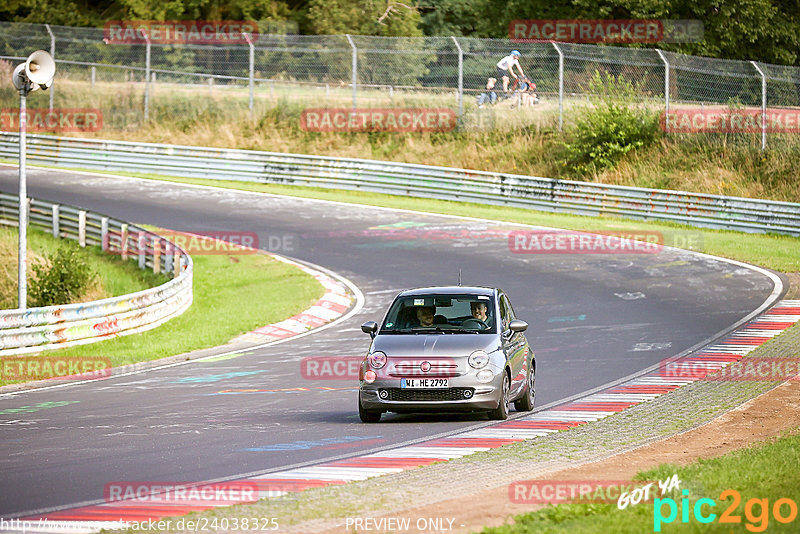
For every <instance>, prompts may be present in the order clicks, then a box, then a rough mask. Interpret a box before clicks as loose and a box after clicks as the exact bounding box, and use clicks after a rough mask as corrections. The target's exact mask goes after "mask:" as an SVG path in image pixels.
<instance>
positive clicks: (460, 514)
mask: <svg viewBox="0 0 800 534" xmlns="http://www.w3.org/2000/svg"><path fill="white" fill-rule="evenodd" d="M799 277H800V276H799ZM798 429H800V380H797V379H795V380H792V381H789V382H786V383H784V384H783V385H781V386H779V387H777V388H775V389H773V390H772V391H769V392H767V393H765V394H763V395H761V396H759V397H756V398H755V399H752V400H751V401H748V402H747V403H745V404H744V405H742V406H740V407H739V408H736V409H734V410H732V411H730V412H728V413H726V414H724V415H722V416H720V417H718V418H717V419H714V420H713V421H711V422H709V423H707V424H705V425H703V426H701V427H699V428H696V429H694V430H690V431H688V432H684V433H683V434H678V435H676V436H672V437H670V438H667V439H664V440H661V441H657V442H654V443H651V444H648V445H645V446H643V447H639V448H637V449H634V450H632V451H629V452H625V453H621V454H618V455H615V456H612V457H610V458H607V459H605V460H601V461H598V462H592V463H587V464H584V465H581V466H578V467H574V468H570V469H564V470H561V471H556V472H552V473H549V474H548V475H547V476H546V477H540V478H546V479H549V480H573V479H584V480H586V479H590V480H630V479H631V477H633V476H634V475H635V474H636V473H637V472H638V471H642V470H644V469H649V468H652V467H655V466H657V465H659V464H663V463H670V464H675V465H686V464H689V463H691V462H693V461H695V460H697V459H699V458H713V457H715V456H721V455H723V454H726V453H728V452H730V451H733V450H736V449H740V448H743V447H747V446H749V445H752V444H755V443H758V442H761V441H764V440H767V439H769V438H771V437H774V436H777V435H779V434H781V433H783V432H786V431H791V432H794V431H797V430H798ZM511 482H513V480H508V484H510V483H511ZM536 508H538V506H536V505H531V504H514V503H512V502H511V501H510V499H509V495H508V485H504V486H500V487H494V488H491V489H488V490H483V491H480V492H476V493H474V494H472V495H471V496H470V497H468V498H464V497H459V498H458V499H452V500H444V501H439V502H437V503H434V504H431V505H427V506H422V507H417V508H410V509H407V510H403V511H400V512H396V513H392V514H391V515H387V516H383V518H385V519H387V520H388V519H390V518H391V519H392V521H397V520H398V519H406V518H407V519H409V521H410V523H409V524H410V528H409V529H403V531H404V532H430V530H429V529H428V530H418V529H416V525H417V522H418V521H420V520H422V522H421V523H420V526H423V525H429V523H428V522H427V519H428V518H433V519H444V525H445V526H449V525H448V522H447V520H448V518H449V519H454V521H453V524H452V527H451V530H449V531H450V532H460V533H466V532H475V531H480V530H481V529H482V528H483V527H486V526H498V525H502V524H503V523H505V522H507V521H509V520H510V519H511V517H512V516H514V515H517V514H520V513H524V512H529V511H531V510H535V509H536ZM373 517H374V520H375V521H380V519H381V517H380V516H377V515H376V516H373ZM344 523H345V521H344V520H342V521H341V524H344ZM383 524H385V525H386V524H389V523H383ZM370 525H371V526H372V530H373V531H382V530H383V529H377V528H375V526H374V525H376V523H373V522H371V523H370ZM353 526H357V525H353V524H352V523H351V526H350V528H349V529H345V528H336V529H333V530H328V531H326V532H328V533H344V532H354V531H361V529H353ZM364 530H367V529H364Z"/></svg>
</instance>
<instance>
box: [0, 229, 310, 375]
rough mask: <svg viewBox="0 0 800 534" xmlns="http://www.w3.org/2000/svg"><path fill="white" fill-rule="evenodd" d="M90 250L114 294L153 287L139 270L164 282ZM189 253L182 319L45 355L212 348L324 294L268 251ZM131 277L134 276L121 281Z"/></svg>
mask: <svg viewBox="0 0 800 534" xmlns="http://www.w3.org/2000/svg"><path fill="white" fill-rule="evenodd" d="M30 235H31V236H32V238H31V240H30V243H31V245H32V246H34V247H36V249H37V250H38V248H39V242H40V240H41V241H43V242H45V241H47V235H46V234H44V233H43V232H41V231H38V230H34V231H33V232H31V233H30ZM51 239H52V238H51ZM53 241H55V240H53ZM57 245H58V243H57V242H55V243H51V244H49V245H48V246H49V247H53V248H55V247H56V246H57ZM87 253H88V254H89V255H90V256H91V259H92V265H93V266H95V265H96V266H97V270H98V271H102V273H103V274H101V277H104V278H105V277H107V278H109V279H111V280H112V281H113V284H111V286H112V287H113V288H114V291H115V293H114V294H115V295H116V294H125V293H130V292H134V291H138V290H141V289H145V288H147V287H151V286H150V285H146V284H144V285H142V284H140V285H135V284H134V283H133V282H134V280H135V277H137V276H138V277H141V278H144V279H146V280H152V281H153V282H155V283H153V284H152V285H157V284H158V283H163V282H165V281H166V280H167V278H166V277H163V276H155V275H153V274H152V273H148V272H147V271H140V270H139V269H138V268H137V267H136V265H135V264H134V263H133V262H131V261H128V262H122V260H120V259H119V258H115V257H111V256H109V255H107V254H104V253H102V252H101V251H100V250H99V249H98V248H94V249H87ZM192 259H193V261H194V284H193V285H194V287H193V292H194V300H193V303H192V306H191V307H190V308H189V309H188V310H186V312H184V313H183V314H182V315H180V316H179V317H176V318H173V319H171V320H169V321H168V322H166V323H165V324H163V325H161V326H159V327H157V328H155V329H153V330H149V331H146V332H143V333H141V334H135V335H129V336H122V337H118V338H114V339H110V340H107V341H101V342H98V343H91V344H88V345H82V346H77V347H69V348H64V349H60V350H58V351H45V352H44V353H43V355H45V356H53V357H56V356H57V357H58V358H65V357H70V356H77V357H86V356H92V357H107V358H110V360H111V364H112V366H113V367H118V366H120V365H125V364H130V363H136V362H142V361H148V360H153V359H157V358H164V357H167V356H172V355H175V354H181V353H184V352H188V351H192V350H197V349H203V348H208V347H214V346H217V345H221V344H224V343H226V342H228V341H230V340H231V339H232V338H234V337H236V336H238V335H240V334H243V333H245V332H249V331H250V330H253V329H255V328H258V327H259V326H263V325H266V324H270V323H273V322H277V321H280V320H282V319H285V318H287V317H291V316H292V315H294V314H296V313H299V312H301V311H303V310H304V309H306V308H308V307H309V306H310V305H311V304H313V303H314V302H316V301H317V300H318V299H319V298H320V297H321V296H322V295H323V293H324V288H323V287H322V286H321V285H320V284H319V283H318V282H317V281H316V280H315V279H314V278H313V277H312V276H310V275H308V274H306V273H304V272H302V271H301V270H299V269H298V268H297V267H294V266H291V265H287V264H285V263H283V262H279V261H277V260H275V259H273V258H271V257H270V256H267V255H264V254H252V255H193V256H192ZM123 274H124V275H125V276H123ZM126 277H127V278H129V279H132V280H129V281H128V282H123V281H122V280H120V279H121V278H126ZM10 383H14V382H9V381H2V380H0V385H5V384H10Z"/></svg>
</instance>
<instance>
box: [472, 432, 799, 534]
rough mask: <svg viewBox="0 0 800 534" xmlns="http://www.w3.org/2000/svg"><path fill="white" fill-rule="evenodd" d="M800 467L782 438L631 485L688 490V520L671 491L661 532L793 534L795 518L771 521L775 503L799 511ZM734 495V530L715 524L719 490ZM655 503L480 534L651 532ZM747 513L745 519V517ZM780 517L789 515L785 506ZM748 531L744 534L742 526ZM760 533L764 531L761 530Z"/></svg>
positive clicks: (557, 513) (519, 522)
mask: <svg viewBox="0 0 800 534" xmlns="http://www.w3.org/2000/svg"><path fill="white" fill-rule="evenodd" d="M798 462H800V436H798V435H784V436H782V437H780V438H777V439H775V440H772V441H770V442H768V443H767V444H763V445H759V446H754V447H750V448H746V449H740V450H737V451H734V452H732V453H729V454H727V455H725V456H721V457H718V458H713V459H710V460H699V461H697V462H695V463H693V464H690V465H688V466H685V467H676V466H673V465H666V464H665V465H660V466H659V467H657V468H654V469H651V470H648V471H643V472H640V473H638V474H637V476H636V477H635V478H636V479H637V480H665V479H667V478H669V477H671V476H672V475H673V474H677V475H678V478H679V479H680V480H681V490H684V489H688V490H689V494H688V496H687V497H688V503H689V506H688V507H687V509H688V510H689V518H688V521H687V522H686V523H682V517H681V505H682V502H681V501H682V497H683V496H682V495H681V493H680V492H678V491H675V492H674V493H673V494H672V495H667V496H665V498H672V499H674V500H675V502H676V509H677V516H676V519H675V520H674V521H673V522H671V523H669V524H667V523H664V524H662V525H660V528H661V530H660V531H661V532H667V533H670V532H703V533H706V532H711V533H714V532H718V533H727V532H748V531H750V532H761V531H767V532H797V531H798V529H800V518H795V519H794V521H792V522H790V523H788V524H781V523H779V522H778V521H776V520H775V517H774V516H773V515H772V510H773V506H774V503H775V501H776V500H778V499H782V498H787V499H791V500H792V501H794V503H795V504H798V505H800V477H799V476H798V474H797V473H798V472H797V465H798ZM728 489H731V490H736V491H738V492H739V495H740V496H741V501H740V503H739V505H738V507H736V508H735V509H734V510H732V512H733V514H732V515H733V516H739V517H740V518H741V523H740V524H725V523H720V521H719V519H720V515H721V514H722V513H723V512H724V511H725V510H726V509H728V507H729V506H731V505H732V503H733V500H732V497H727V498H726V499H721V498H720V495H721V493H722V492H723V491H725V490H728ZM703 497H705V498H709V499H712V500H714V501H715V502H716V503H717V505H716V507H714V508H713V510H711V509H710V508H709V506H708V505H704V506H703V513H704V514H706V515H707V514H708V513H709V510H710V511H711V512H713V513H715V514H716V515H717V517H716V519H715V520H714V521H713V522H712V523H709V524H701V523H700V522H698V521H697V520H696V519H695V517H694V515H693V513H692V510H693V509H694V504H695V503H696V502H697V500H698V499H700V498H703ZM751 499H768V500H769V503H768V510H769V514H768V515H762V510H761V509H760V507H759V506H758V505H755V504H754V503H750V502H749V501H750V500H751ZM656 504H657V503H641V504H639V505H636V506H629V507H628V508H626V509H625V510H619V509H617V506H616V504H562V505H559V506H548V507H546V508H542V509H540V510H536V511H533V512H530V513H527V514H521V515H518V516H516V517H515V518H514V523H513V524H506V525H503V526H500V527H494V528H485V529H484V530H483V531H482V532H483V534H527V533H534V532H535V533H546V534H557V533H570V534H573V533H576V534H583V533H587V534H588V533H595V532H615V533H617V532H621V533H626V532H635V533H640V532H653V531H654V527H655V521H654V515H655V513H654V511H655V509H656ZM658 508H659V509H661V511H662V513H663V516H664V517H668V516H669V511H670V510H669V505H668V504H661V505H659V506H658ZM748 510H749V512H750V516H748V515H746V513H747V511H748ZM781 513H782V514H783V515H784V516H788V515H789V507H788V505H784V506H783V507H782V511H781ZM748 525H750V527H751V528H750V529H748V528H747V526H748ZM762 527H764V528H762Z"/></svg>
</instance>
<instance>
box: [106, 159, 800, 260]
mask: <svg viewBox="0 0 800 534" xmlns="http://www.w3.org/2000/svg"><path fill="white" fill-rule="evenodd" d="M109 174H118V175H123V176H135V177H140V178H148V179H155V180H165V181H173V182H179V183H188V184H199V185H208V186H214V187H226V188H230V189H238V190H242V191H256V192H263V193H272V194H278V195H289V196H296V197H303V198H316V199H323V200H334V201H341V202H351V203H355V204H365V205H372V206H384V207H388V208H400V209H409V210H415V211H421V212H428V213H440V214H444V215H458V216H465V217H479V218H483V219H490V220H495V221H506V222H514V223H522V224H531V225H541V226H548V227H555V228H566V229H571V230H586V231H599V230H649V231H660V232H662V233H663V234H664V237H665V243H666V244H668V245H669V244H671V243H672V241H671V238H673V237H675V238H679V237H680V236H685V235H691V236H699V237H700V243H701V246H700V247H697V248H693V249H692V250H696V251H699V252H705V253H707V254H712V255H715V256H722V257H725V258H730V259H734V260H739V261H743V262H747V263H752V264H756V265H761V266H763V267H767V268H769V269H774V270H776V271H781V272H798V271H800V239H799V238H796V237H790V236H782V235H773V234H746V233H742V232H735V231H725V230H711V229H702V228H694V227H690V226H685V225H679V224H674V223H669V222H651V221H633V220H628V219H621V218H617V217H587V216H578V215H567V214H555V213H546V212H540V211H533V210H527V209H523V208H509V207H502V206H489V205H484V204H475V203H469V202H453V201H447V200H434V199H424V198H412V197H406V196H397V195H385V194H380V193H366V192H361V191H342V190H333V189H322V188H312V187H300V186H285V185H273V184H252V183H247V182H236V181H226V180H205V179H191V178H178V177H166V176H163V175H154V174H141V173H126V172H112V173H109ZM679 248H684V247H679Z"/></svg>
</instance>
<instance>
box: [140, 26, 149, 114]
mask: <svg viewBox="0 0 800 534" xmlns="http://www.w3.org/2000/svg"><path fill="white" fill-rule="evenodd" d="M142 34H143V35H144V39H145V42H146V43H147V44H146V45H145V59H144V120H145V122H147V120H148V117H149V116H150V36H149V35H147V32H142Z"/></svg>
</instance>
